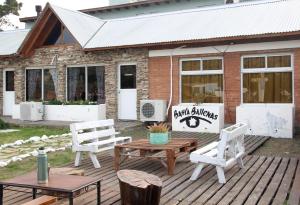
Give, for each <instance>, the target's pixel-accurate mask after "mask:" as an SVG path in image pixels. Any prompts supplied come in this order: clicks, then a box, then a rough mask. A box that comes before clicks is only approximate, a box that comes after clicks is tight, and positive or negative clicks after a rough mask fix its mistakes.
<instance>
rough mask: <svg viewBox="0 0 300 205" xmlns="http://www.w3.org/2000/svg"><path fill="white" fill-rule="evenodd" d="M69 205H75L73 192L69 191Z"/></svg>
mask: <svg viewBox="0 0 300 205" xmlns="http://www.w3.org/2000/svg"><path fill="white" fill-rule="evenodd" d="M69 205H73V193H69Z"/></svg>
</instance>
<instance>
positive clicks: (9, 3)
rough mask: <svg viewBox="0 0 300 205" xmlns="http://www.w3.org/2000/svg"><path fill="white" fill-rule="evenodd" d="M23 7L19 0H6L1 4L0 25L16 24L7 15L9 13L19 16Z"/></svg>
mask: <svg viewBox="0 0 300 205" xmlns="http://www.w3.org/2000/svg"><path fill="white" fill-rule="evenodd" d="M21 7H22V3H19V2H18V1H17V0H5V2H4V3H3V4H0V27H2V26H4V25H7V26H14V25H13V24H12V23H10V22H9V19H8V18H6V17H5V16H6V15H8V14H14V15H17V16H19V10H20V9H21ZM14 27H15V26H14Z"/></svg>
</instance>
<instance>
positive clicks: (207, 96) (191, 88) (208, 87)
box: [181, 75, 223, 103]
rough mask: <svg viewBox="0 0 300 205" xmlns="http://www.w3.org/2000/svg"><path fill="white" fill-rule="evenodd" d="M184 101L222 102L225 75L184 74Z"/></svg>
mask: <svg viewBox="0 0 300 205" xmlns="http://www.w3.org/2000/svg"><path fill="white" fill-rule="evenodd" d="M181 86H182V90H181V92H182V102H183V103H222V102H223V99H222V96H223V75H205V76H193V75H190V76H182V84H181Z"/></svg>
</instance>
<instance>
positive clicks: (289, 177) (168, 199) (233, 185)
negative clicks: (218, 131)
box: [4, 133, 300, 205]
mask: <svg viewBox="0 0 300 205" xmlns="http://www.w3.org/2000/svg"><path fill="white" fill-rule="evenodd" d="M182 135H183V134H182V133H174V134H173V137H174V136H175V137H176V136H177V137H179V136H180V137H182ZM184 135H185V136H187V137H197V138H199V146H204V145H205V144H207V143H209V142H211V141H214V140H217V138H218V136H217V135H212V134H201V135H200V134H188V135H187V134H184ZM267 139H268V138H267V137H260V136H255V137H254V136H252V137H246V139H245V145H246V152H247V153H248V154H249V155H247V156H245V157H244V163H245V169H243V170H240V169H239V168H238V167H237V166H233V167H231V168H230V169H228V170H227V171H226V179H227V183H226V184H224V185H221V184H219V183H218V181H217V176H216V171H215V169H214V167H212V166H206V167H205V168H204V170H203V172H202V173H201V177H200V178H199V179H198V180H196V181H189V177H190V176H191V174H192V171H193V169H194V167H195V165H194V164H192V163H189V162H188V161H187V158H186V159H181V160H179V161H178V162H177V164H176V168H175V174H174V175H173V176H169V175H167V171H166V168H165V167H163V166H162V165H161V164H160V163H159V162H157V161H146V160H137V159H129V160H127V161H125V162H124V163H123V164H122V166H121V169H125V168H127V169H137V170H142V171H146V172H148V173H152V174H155V175H157V176H159V177H160V178H161V179H162V180H163V190H162V196H161V204H170V205H175V204H180V205H185V204H220V205H225V204H234V205H237V204H247V205H250V204H261V205H264V204H278V205H279V204H280V205H282V204H295V205H296V204H297V205H298V204H299V203H300V202H299V198H300V163H299V159H289V158H279V157H264V156H254V155H251V153H252V152H253V151H254V150H255V149H256V148H257V147H259V146H260V145H262V144H263V143H264V142H265V141H266V140H267ZM98 158H99V161H100V163H101V166H102V168H101V169H94V167H93V165H92V163H91V162H90V160H89V159H88V160H85V161H84V164H83V165H82V166H81V167H80V168H81V169H85V173H86V175H89V176H99V175H100V176H101V177H102V178H103V181H102V182H101V185H102V187H101V197H102V204H120V194H119V185H118V180H117V177H116V173H115V171H114V169H113V157H112V156H110V154H109V153H108V152H107V153H104V154H101V155H99V157H98ZM70 166H72V165H70ZM22 190H23V191H27V192H28V191H30V190H25V189H22ZM95 193H96V191H95V190H93V191H91V192H88V193H86V194H83V195H81V196H80V197H78V198H76V200H75V204H80V205H85V204H96V200H95V197H96V194H95ZM30 199H31V195H30V193H23V192H12V191H5V192H4V204H8V205H10V204H12V205H17V204H22V203H24V202H26V201H29V200H30ZM287 202H288V203H287ZM59 204H68V203H67V201H60V203H59Z"/></svg>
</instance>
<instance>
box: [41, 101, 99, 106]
mask: <svg viewBox="0 0 300 205" xmlns="http://www.w3.org/2000/svg"><path fill="white" fill-rule="evenodd" d="M44 105H97V102H91V101H84V100H80V101H60V100H50V101H47V102H46V101H45V102H44Z"/></svg>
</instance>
